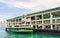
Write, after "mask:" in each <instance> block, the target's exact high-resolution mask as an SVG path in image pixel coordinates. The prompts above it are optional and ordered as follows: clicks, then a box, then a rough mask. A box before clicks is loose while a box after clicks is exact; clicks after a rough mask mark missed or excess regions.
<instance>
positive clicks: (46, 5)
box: [0, 0, 60, 12]
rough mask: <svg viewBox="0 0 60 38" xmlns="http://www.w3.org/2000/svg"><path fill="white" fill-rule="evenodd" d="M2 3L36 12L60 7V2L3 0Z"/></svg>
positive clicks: (50, 0) (58, 0)
mask: <svg viewBox="0 0 60 38" xmlns="http://www.w3.org/2000/svg"><path fill="white" fill-rule="evenodd" d="M0 2H3V3H6V4H8V5H11V6H14V7H17V8H27V9H31V10H33V12H34V11H40V10H45V9H50V8H54V7H60V5H59V4H60V0H2V1H0Z"/></svg>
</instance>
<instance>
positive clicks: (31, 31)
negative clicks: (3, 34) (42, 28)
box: [7, 28, 33, 33]
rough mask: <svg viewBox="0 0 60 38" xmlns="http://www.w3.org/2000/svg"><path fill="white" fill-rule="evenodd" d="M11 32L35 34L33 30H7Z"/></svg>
mask: <svg viewBox="0 0 60 38" xmlns="http://www.w3.org/2000/svg"><path fill="white" fill-rule="evenodd" d="M7 31H9V32H21V33H33V30H27V29H25V30H24V29H14V28H9V29H7Z"/></svg>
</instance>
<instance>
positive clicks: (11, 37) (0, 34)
mask: <svg viewBox="0 0 60 38" xmlns="http://www.w3.org/2000/svg"><path fill="white" fill-rule="evenodd" d="M0 38H60V36H59V35H50V34H42V33H34V34H33V33H31V34H25V33H23V34H22V33H10V32H6V31H5V28H0Z"/></svg>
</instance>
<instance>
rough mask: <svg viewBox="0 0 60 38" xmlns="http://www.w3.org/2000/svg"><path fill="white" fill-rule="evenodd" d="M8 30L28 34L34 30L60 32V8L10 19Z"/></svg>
mask: <svg viewBox="0 0 60 38" xmlns="http://www.w3.org/2000/svg"><path fill="white" fill-rule="evenodd" d="M6 28H8V29H12V28H13V29H12V30H13V31H14V29H15V31H16V30H22V29H24V30H26V31H28V32H29V31H32V30H33V29H42V30H43V29H45V30H60V7H57V8H53V9H49V10H45V11H40V12H36V13H32V14H27V15H22V16H18V17H15V18H12V19H8V20H7V27H6ZM26 31H25V32H26ZM17 32H21V31H17Z"/></svg>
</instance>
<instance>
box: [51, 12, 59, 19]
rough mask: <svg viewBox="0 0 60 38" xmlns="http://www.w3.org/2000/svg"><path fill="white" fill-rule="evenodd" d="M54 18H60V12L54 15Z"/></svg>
mask: <svg viewBox="0 0 60 38" xmlns="http://www.w3.org/2000/svg"><path fill="white" fill-rule="evenodd" d="M52 15H53V18H56V17H60V12H54V13H52Z"/></svg>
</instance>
